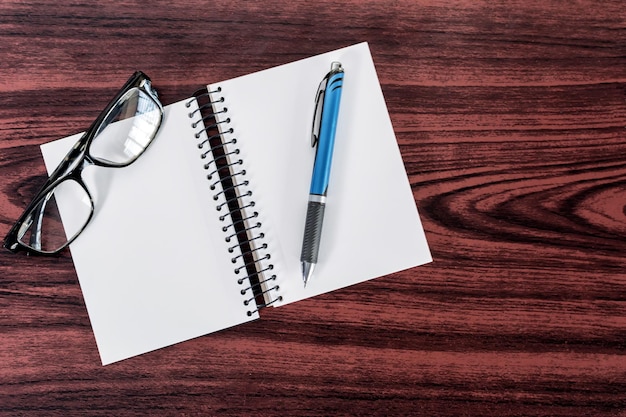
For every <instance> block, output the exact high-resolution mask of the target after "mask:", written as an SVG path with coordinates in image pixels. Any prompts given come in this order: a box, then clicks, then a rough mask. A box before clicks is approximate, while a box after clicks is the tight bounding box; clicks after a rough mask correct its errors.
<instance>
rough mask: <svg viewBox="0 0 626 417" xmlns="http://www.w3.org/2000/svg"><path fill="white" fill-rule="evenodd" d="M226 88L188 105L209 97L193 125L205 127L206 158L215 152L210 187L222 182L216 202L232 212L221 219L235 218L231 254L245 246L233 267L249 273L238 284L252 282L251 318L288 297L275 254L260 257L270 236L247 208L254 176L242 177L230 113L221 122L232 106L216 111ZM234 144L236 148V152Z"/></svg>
mask: <svg viewBox="0 0 626 417" xmlns="http://www.w3.org/2000/svg"><path fill="white" fill-rule="evenodd" d="M220 92H221V87H218V88H217V89H216V90H214V91H209V90H208V89H206V88H205V89H202V90H198V91H197V92H196V93H194V98H193V99H191V100H189V101H188V102H187V103H186V104H185V105H186V107H187V108H189V107H191V104H192V103H193V101H194V100H196V101H197V100H198V99H201V98H203V99H206V100H208V101H207V103H204V104H202V105H200V103H198V108H197V109H194V110H193V111H191V112H189V113H188V116H189V118H190V119H193V122H192V123H191V127H192V128H193V129H198V127H199V126H201V129H199V130H196V133H195V138H196V139H202V140H201V141H200V142H198V144H197V146H198V149H200V150H201V153H200V158H201V159H206V158H207V157H208V156H209V154H210V155H211V160H209V161H208V162H206V163H205V164H204V169H205V170H207V171H209V173H208V174H207V180H209V181H212V182H211V184H210V186H209V189H210V190H211V191H215V190H216V189H217V185H218V184H222V187H221V191H217V192H215V194H213V200H214V201H216V202H217V201H219V204H217V205H216V206H215V209H216V210H217V211H222V209H224V208H225V209H227V210H228V212H227V213H224V214H221V215H220V216H219V220H220V221H221V222H226V221H227V219H230V223H229V224H226V225H224V226H223V227H222V232H224V233H225V236H224V240H225V241H226V242H227V243H233V244H232V245H230V246H229V247H228V252H229V253H231V254H232V253H235V250H236V249H237V248H239V249H240V253H239V254H238V255H236V256H234V257H233V258H231V262H232V263H233V264H234V265H237V264H239V265H237V266H236V267H235V268H234V270H233V271H234V273H235V274H236V275H241V273H242V272H246V273H247V275H246V276H242V277H240V278H239V279H237V283H238V284H239V285H243V284H244V283H245V282H246V280H247V282H249V283H250V285H249V286H248V287H247V288H242V289H241V295H243V296H246V295H247V296H248V298H246V299H244V301H243V304H244V305H245V306H249V305H256V309H255V310H248V312H247V314H248V316H251V315H252V314H253V313H255V312H257V311H258V310H259V309H261V308H264V307H267V306H269V305H271V304H273V303H275V302H276V301H281V300H282V296H281V295H280V294H278V296H273V295H274V293H278V291H279V290H280V287H279V286H278V284H277V283H276V279H277V277H276V274H273V273H272V271H273V270H274V265H273V264H272V263H267V262H266V261H269V260H270V259H271V255H270V254H269V253H266V254H265V255H264V256H262V257H257V256H258V252H260V251H265V250H266V249H267V248H268V245H267V243H265V242H264V241H263V240H264V238H265V234H264V233H263V232H262V231H261V230H262V227H263V224H262V223H261V222H260V221H256V222H254V219H256V218H258V217H259V213H258V212H257V211H254V212H253V213H251V214H248V213H247V212H246V209H248V208H252V207H254V206H255V205H256V203H255V202H254V201H252V200H250V199H248V200H249V201H248V202H247V203H246V204H245V205H244V201H245V200H244V198H246V197H251V196H252V190H250V189H249V186H250V181H249V180H247V179H243V180H241V179H240V178H238V177H245V175H246V170H245V169H240V168H238V166H242V165H243V160H242V159H240V158H238V157H236V155H239V154H240V150H239V148H237V147H236V146H237V139H236V138H235V137H233V136H232V135H233V133H234V130H233V128H232V127H231V128H226V125H228V124H229V123H230V122H231V120H230V118H229V117H226V118H225V119H223V120H218V116H219V115H222V114H226V113H228V108H227V107H223V108H222V109H220V110H216V105H218V104H221V103H224V102H225V98H224V96H220V97H219V98H217V99H212V97H213V96H214V95H215V94H218V93H220ZM233 147H234V150H232V148H233ZM214 177H217V178H216V180H213V178H214ZM235 212H238V213H239V216H240V217H241V218H238V219H235V218H233V214H235ZM235 217H237V216H235ZM235 242H236V243H235ZM260 268H262V269H260ZM267 275H269V276H267ZM266 276H267V277H266ZM257 300H262V301H261V302H259V301H257ZM268 300H269V301H268Z"/></svg>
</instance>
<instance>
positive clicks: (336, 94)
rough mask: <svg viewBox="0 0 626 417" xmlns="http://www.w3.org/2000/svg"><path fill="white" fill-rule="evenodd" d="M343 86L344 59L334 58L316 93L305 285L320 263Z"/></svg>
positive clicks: (303, 254) (303, 262)
mask: <svg viewBox="0 0 626 417" xmlns="http://www.w3.org/2000/svg"><path fill="white" fill-rule="evenodd" d="M342 87H343V68H342V66H341V63H339V62H333V63H332V64H331V66H330V72H329V73H328V74H326V76H325V77H324V78H323V79H322V82H321V83H320V85H319V87H318V90H317V94H316V96H315V111H314V115H313V132H312V136H311V146H313V147H315V146H316V145H317V150H316V152H315V163H314V164H313V175H312V178H311V188H310V191H309V203H308V206H307V213H306V223H305V227H304V238H303V241H302V252H301V254H300V262H301V265H302V278H303V280H304V286H305V287H306V284H307V281H308V280H309V279H310V278H311V276H312V275H313V270H314V269H315V265H316V264H317V255H318V252H319V247H320V239H321V235H322V222H323V220H324V208H325V206H326V191H327V189H328V180H329V177H330V165H331V162H332V157H333V147H334V145H335V132H336V130H337V116H338V115H339V104H340V102H341V90H342ZM320 103H321V104H320Z"/></svg>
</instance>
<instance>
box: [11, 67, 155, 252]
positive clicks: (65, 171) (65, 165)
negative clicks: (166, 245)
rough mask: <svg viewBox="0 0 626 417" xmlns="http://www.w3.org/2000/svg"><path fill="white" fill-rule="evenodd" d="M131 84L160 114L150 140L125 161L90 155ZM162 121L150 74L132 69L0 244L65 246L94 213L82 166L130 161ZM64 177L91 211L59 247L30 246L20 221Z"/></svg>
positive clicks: (119, 165) (15, 247) (15, 249)
mask: <svg viewBox="0 0 626 417" xmlns="http://www.w3.org/2000/svg"><path fill="white" fill-rule="evenodd" d="M133 88H138V89H140V90H142V91H143V92H144V93H146V94H147V95H148V96H149V97H150V98H151V99H152V100H153V101H154V102H155V103H156V104H157V106H158V107H159V110H160V118H159V120H158V125H157V127H156V129H155V130H154V132H153V133H152V137H151V138H150V141H149V142H148V144H147V145H146V147H145V148H144V149H143V150H142V151H141V152H140V153H138V154H137V155H135V157H134V158H132V159H130V160H128V161H125V162H122V163H115V162H111V161H105V160H102V159H98V158H95V157H93V156H92V155H90V153H89V149H90V145H91V143H92V142H93V139H94V138H95V137H96V134H97V133H98V132H99V129H100V127H101V126H102V125H103V124H104V123H105V122H106V120H107V118H108V117H109V114H110V113H111V111H112V110H113V109H114V107H115V106H116V105H117V103H118V102H119V100H120V99H121V98H122V97H123V96H124V95H125V94H126V93H127V92H128V91H130V90H132V89H133ZM162 122H163V106H162V104H161V102H160V101H159V98H158V94H157V92H156V90H154V88H152V82H151V80H150V78H149V77H148V76H147V75H146V74H144V73H143V72H141V71H137V72H135V73H134V74H133V75H132V76H131V77H130V78H129V79H128V81H126V83H125V84H124V86H123V87H122V88H121V89H120V90H119V92H118V93H117V94H116V95H115V97H114V98H113V99H112V100H111V101H110V102H109V104H108V105H107V106H106V107H105V108H104V110H103V111H102V112H101V113H100V115H98V117H97V118H96V120H95V121H94V122H93V123H92V124H91V126H90V127H89V129H87V131H85V133H84V134H83V136H82V137H81V138H80V139H79V140H78V141H77V142H76V143H75V144H74V146H73V147H72V149H71V150H70V151H69V152H68V154H67V155H66V156H65V158H63V161H61V163H60V164H59V166H58V167H57V168H56V169H55V170H54V172H53V173H52V174H50V176H49V177H48V179H47V180H46V182H45V183H44V185H43V186H42V187H41V189H40V190H39V192H38V193H37V194H36V195H35V197H34V198H33V200H32V201H31V202H30V204H29V205H28V206H27V207H26V209H25V210H24V212H23V213H22V215H21V216H20V217H19V218H18V220H17V221H16V222H15V224H14V225H13V227H12V228H11V230H10V231H9V233H8V234H7V235H6V237H5V238H4V244H3V246H4V247H5V248H6V249H8V250H10V251H11V252H19V251H25V252H26V253H27V254H33V255H44V256H46V255H56V254H58V253H59V252H61V251H62V250H63V249H65V248H66V247H67V246H68V245H69V244H70V243H72V242H73V241H74V239H76V238H77V237H78V236H79V235H80V234H81V233H82V232H83V230H85V228H86V227H87V225H88V224H89V222H90V221H91V219H92V218H93V214H94V201H93V197H92V196H91V193H90V192H89V189H88V188H87V186H86V184H85V182H84V181H83V179H82V171H83V169H84V168H85V167H86V166H89V165H96V166H101V167H106V168H123V167H126V166H128V165H130V164H132V163H133V162H135V161H136V160H137V159H138V158H139V157H140V156H141V155H143V153H144V152H145V150H146V149H147V148H148V147H149V146H150V144H151V143H152V142H153V140H154V138H155V136H156V134H157V132H158V131H159V129H160V127H161V124H162ZM68 179H71V180H74V181H75V182H76V183H78V184H79V185H80V186H81V187H82V188H83V190H84V191H85V192H86V193H87V196H89V200H90V203H91V212H90V214H89V217H88V218H87V220H86V221H85V224H84V225H83V227H82V228H81V229H80V230H79V231H78V232H77V233H76V234H74V236H71V237H70V238H69V239H68V241H67V242H66V243H65V244H64V245H62V246H61V247H59V248H58V249H56V250H53V251H43V250H37V249H35V248H33V247H31V246H28V245H26V244H24V243H22V242H20V239H19V238H18V235H19V232H20V230H21V228H22V227H23V225H24V222H25V221H26V220H27V218H28V217H29V215H30V214H31V212H33V211H34V210H35V209H36V207H37V206H38V205H39V204H40V203H41V202H42V201H43V200H45V199H49V198H50V196H51V192H52V191H53V190H54V189H55V188H56V187H57V186H58V185H59V184H61V183H62V182H63V181H66V180H68ZM38 217H41V216H38ZM36 221H38V219H36ZM31 236H32V235H31Z"/></svg>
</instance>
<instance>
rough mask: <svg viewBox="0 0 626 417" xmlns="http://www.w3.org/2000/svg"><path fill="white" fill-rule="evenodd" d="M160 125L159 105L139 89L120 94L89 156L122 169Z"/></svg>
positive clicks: (92, 145)
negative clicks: (121, 166)
mask: <svg viewBox="0 0 626 417" xmlns="http://www.w3.org/2000/svg"><path fill="white" fill-rule="evenodd" d="M160 122H161V109H160V107H159V105H158V104H157V103H156V102H155V101H154V100H153V99H152V97H150V96H149V95H148V94H146V93H145V92H144V91H143V90H140V89H139V88H133V89H131V90H129V91H127V92H126V94H124V95H123V96H122V97H121V98H120V100H118V102H117V103H116V105H115V106H113V108H112V109H111V111H110V112H109V113H108V114H107V116H106V117H105V118H104V121H103V123H102V125H101V126H100V127H99V128H98V130H97V133H96V135H95V137H94V139H93V141H92V143H91V145H90V148H89V155H90V156H91V157H92V158H94V159H96V160H98V161H100V162H103V163H105V164H110V165H126V164H128V163H130V162H132V161H134V160H135V159H136V158H137V157H139V155H141V154H142V153H143V151H145V150H146V148H147V147H148V145H149V144H150V142H151V141H152V139H153V138H154V135H155V134H156V131H157V130H158V128H159V125H160Z"/></svg>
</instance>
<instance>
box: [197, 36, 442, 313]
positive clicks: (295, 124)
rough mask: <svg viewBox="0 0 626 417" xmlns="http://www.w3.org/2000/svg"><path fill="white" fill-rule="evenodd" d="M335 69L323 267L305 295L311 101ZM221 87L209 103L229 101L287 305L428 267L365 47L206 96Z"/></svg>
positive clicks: (233, 83) (231, 83) (226, 85)
mask: <svg viewBox="0 0 626 417" xmlns="http://www.w3.org/2000/svg"><path fill="white" fill-rule="evenodd" d="M332 61H339V62H341V64H342V66H343V68H344V70H345V75H344V82H343V94H342V98H341V106H340V110H339V119H338V123H337V134H336V139H335V150H334V155H333V163H332V169H331V174H330V184H329V187H328V195H327V205H326V211H325V217H324V225H323V230H322V238H321V247H320V252H319V260H318V261H319V263H318V265H317V267H316V269H315V272H314V274H313V277H312V278H311V280H310V281H309V283H308V284H307V287H306V288H304V285H303V281H302V274H301V270H300V251H301V247H302V237H303V233H304V222H305V216H306V209H307V201H308V193H309V187H310V181H311V174H312V170H313V161H314V157H315V150H314V149H313V148H312V147H311V143H310V141H311V126H312V118H313V111H314V106H315V103H314V98H315V94H316V92H317V87H318V85H319V83H320V81H321V80H322V78H323V77H324V76H325V75H326V73H327V72H328V71H329V70H330V65H331V62H332ZM218 87H220V88H221V91H220V92H216V93H214V94H213V100H215V99H218V98H219V97H221V96H223V97H224V98H225V101H224V102H223V106H224V107H226V108H227V109H228V112H227V113H225V114H224V115H222V116H221V117H222V118H223V119H225V118H226V117H229V118H230V119H231V123H230V124H229V125H228V128H230V127H232V128H233V129H234V136H235V137H236V138H237V140H238V142H237V147H239V148H240V149H241V154H240V156H241V158H242V159H243V160H244V162H245V164H244V166H245V168H246V171H247V172H248V178H247V179H248V180H249V181H250V182H251V188H252V189H253V190H254V193H255V195H254V200H255V201H256V203H257V205H256V206H255V210H258V211H259V212H260V213H262V216H263V221H264V225H263V226H264V231H265V233H266V236H268V241H269V244H270V251H271V252H272V262H273V263H274V264H275V265H276V268H275V270H273V271H272V273H276V274H277V276H278V283H279V285H280V292H281V295H282V296H283V300H282V303H283V304H284V303H290V302H293V301H297V300H300V299H304V298H308V297H312V296H315V295H318V294H322V293H325V292H329V291H333V290H336V289H338V288H342V287H346V286H348V285H352V284H356V283H358V282H362V281H366V280H369V279H372V278H376V277H379V276H382V275H386V274H390V273H392V272H396V271H400V270H404V269H407V268H411V267H414V266H417V265H421V264H424V263H427V262H430V261H431V260H432V259H431V255H430V251H429V249H428V245H427V242H426V239H425V236H424V231H423V229H422V225H421V223H420V219H419V216H418V212H417V209H416V206H415V201H414V198H413V193H412V190H411V187H410V184H409V181H408V179H407V175H406V172H405V169H404V165H403V162H402V158H401V155H400V152H399V149H398V144H397V142H396V138H395V135H394V132H393V128H392V125H391V121H390V118H389V114H388V112H387V107H386V105H385V100H384V98H383V94H382V91H381V88H380V84H379V82H378V77H377V75H376V70H375V68H374V63H373V61H372V57H371V54H370V51H369V47H368V45H367V44H366V43H361V44H358V45H354V46H351V47H348V48H344V49H339V50H337V51H333V52H330V53H326V54H322V55H318V56H315V57H312V58H308V59H304V60H301V61H297V62H293V63H290V64H286V65H282V66H279V67H275V68H271V69H268V70H265V71H260V72H257V73H253V74H250V75H245V76H242V77H238V78H234V79H231V80H228V81H224V82H221V83H216V84H212V85H210V86H209V89H210V90H216V89H217V88H218ZM218 110H219V108H218ZM279 304H281V303H280V302H279V303H276V304H275V305H279Z"/></svg>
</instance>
